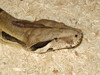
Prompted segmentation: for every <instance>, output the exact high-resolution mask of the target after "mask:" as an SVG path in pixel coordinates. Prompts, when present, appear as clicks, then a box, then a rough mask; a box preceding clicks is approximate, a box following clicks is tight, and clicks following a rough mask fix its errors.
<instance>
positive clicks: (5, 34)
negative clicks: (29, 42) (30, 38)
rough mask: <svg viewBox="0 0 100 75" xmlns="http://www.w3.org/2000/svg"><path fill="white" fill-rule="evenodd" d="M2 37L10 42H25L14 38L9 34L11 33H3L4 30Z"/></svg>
mask: <svg viewBox="0 0 100 75" xmlns="http://www.w3.org/2000/svg"><path fill="white" fill-rule="evenodd" d="M2 37H3V38H4V39H6V40H9V41H12V42H17V43H19V44H21V45H22V46H25V43H24V42H22V41H20V40H18V39H16V38H15V37H13V36H11V35H9V34H7V33H5V32H2Z"/></svg>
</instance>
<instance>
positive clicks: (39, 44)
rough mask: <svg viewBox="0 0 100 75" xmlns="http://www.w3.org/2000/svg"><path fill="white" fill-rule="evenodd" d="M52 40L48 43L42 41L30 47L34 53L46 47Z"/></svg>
mask: <svg viewBox="0 0 100 75" xmlns="http://www.w3.org/2000/svg"><path fill="white" fill-rule="evenodd" d="M51 41H52V40H48V41H43V42H38V43H37V44H35V45H33V46H31V49H32V51H35V50H36V49H38V48H42V47H44V46H46V45H47V44H48V43H50V42H51Z"/></svg>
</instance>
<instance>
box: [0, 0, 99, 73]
mask: <svg viewBox="0 0 100 75" xmlns="http://www.w3.org/2000/svg"><path fill="white" fill-rule="evenodd" d="M0 8H3V9H4V10H5V11H7V12H8V13H10V14H11V15H12V16H14V17H16V18H19V19H25V20H30V21H34V20H38V19H44V18H45V19H51V20H56V21H59V22H64V23H65V24H66V25H69V26H72V27H75V28H80V29H81V30H82V31H83V33H84V38H83V42H82V43H81V45H80V46H78V47H77V48H75V49H70V50H68V49H65V50H61V51H56V52H50V53H46V54H35V53H31V52H28V51H25V50H24V49H22V48H21V47H16V46H11V45H7V44H4V43H1V44H0V75H100V0H0Z"/></svg>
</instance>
